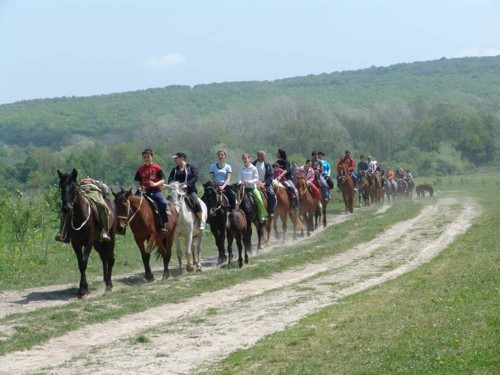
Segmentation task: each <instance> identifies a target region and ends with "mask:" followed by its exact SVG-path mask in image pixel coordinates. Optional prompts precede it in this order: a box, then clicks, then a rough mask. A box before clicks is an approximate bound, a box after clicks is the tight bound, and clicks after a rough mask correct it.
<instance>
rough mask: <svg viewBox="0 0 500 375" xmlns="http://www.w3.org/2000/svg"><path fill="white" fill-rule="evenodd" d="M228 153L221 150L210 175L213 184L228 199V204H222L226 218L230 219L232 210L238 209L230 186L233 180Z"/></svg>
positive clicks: (211, 167)
mask: <svg viewBox="0 0 500 375" xmlns="http://www.w3.org/2000/svg"><path fill="white" fill-rule="evenodd" d="M226 157H227V151H226V150H224V149H220V150H218V151H217V158H218V161H217V163H213V164H212V165H211V166H210V170H209V174H210V180H211V181H212V184H213V185H214V186H216V187H217V189H218V190H219V192H220V193H221V194H222V195H223V196H225V197H226V201H227V203H226V202H225V201H224V202H222V206H223V209H224V212H225V213H226V217H229V216H228V215H229V213H230V212H231V210H234V209H235V207H236V195H235V193H234V191H233V189H231V187H230V186H229V181H230V180H231V174H232V168H231V166H230V165H229V164H227V163H226Z"/></svg>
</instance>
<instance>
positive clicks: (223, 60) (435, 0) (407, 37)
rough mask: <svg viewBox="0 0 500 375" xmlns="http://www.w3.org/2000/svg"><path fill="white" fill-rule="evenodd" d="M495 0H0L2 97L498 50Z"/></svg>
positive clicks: (290, 73) (271, 75)
mask: <svg viewBox="0 0 500 375" xmlns="http://www.w3.org/2000/svg"><path fill="white" fill-rule="evenodd" d="M499 20H500V0H470V1H465V0H453V1H448V0H442V1H440V0H397V1H396V0H392V1H390V0H371V1H368V0H364V1H363V0H345V1H335V0H331V1H326V0H303V1H296V0H286V1H285V0H275V1H272V0H268V1H258V0H254V1H250V0H247V1H243V0H232V1H229V0H219V1H218V0H213V1H210V0H204V1H195V0H182V1H181V0H165V1H148V0H141V1H132V0H122V1H117V0H115V1H112V0H101V1H96V0H86V1H73V0H64V1H63V0H37V1H35V0H10V1H9V0H0V104H2V103H11V102H15V101H18V100H24V99H36V98H50V97H60V96H89V95H100V94H109V93H115V92H124V91H132V90H140V89H147V88H151V87H164V86H168V85H174V84H180V85H191V86H193V85H196V84H201V83H211V82H227V81H253V80H274V79H279V78H286V77H295V76H303V75H308V74H321V73H331V72H334V71H343V70H355V69H360V68H366V67H370V66H372V65H375V66H387V65H392V64H396V63H400V62H413V61H425V60H434V59H439V58H441V57H443V56H444V57H447V58H453V57H464V56H493V55H500V21H499Z"/></svg>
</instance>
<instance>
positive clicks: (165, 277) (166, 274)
mask: <svg viewBox="0 0 500 375" xmlns="http://www.w3.org/2000/svg"><path fill="white" fill-rule="evenodd" d="M169 277H170V274H169V273H164V274H163V278H162V280H167V279H168V278H169Z"/></svg>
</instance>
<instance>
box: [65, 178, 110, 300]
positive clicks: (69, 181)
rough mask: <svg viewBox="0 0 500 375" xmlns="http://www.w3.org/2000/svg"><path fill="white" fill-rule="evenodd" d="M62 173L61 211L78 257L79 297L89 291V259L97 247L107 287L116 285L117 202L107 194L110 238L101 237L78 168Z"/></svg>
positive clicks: (108, 289) (108, 288)
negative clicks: (79, 180)
mask: <svg viewBox="0 0 500 375" xmlns="http://www.w3.org/2000/svg"><path fill="white" fill-rule="evenodd" d="M57 174H58V175H59V188H60V189H61V201H62V213H63V215H65V216H66V217H67V223H66V224H67V228H66V230H67V233H68V238H69V240H70V242H71V246H72V247H73V250H74V252H75V254H76V258H77V259H78V268H79V269H80V287H79V289H78V297H79V298H81V297H83V296H85V295H86V294H88V292H89V290H88V283H87V278H86V276H85V271H86V270H87V263H88V259H89V256H90V252H91V251H92V247H94V249H96V251H97V252H98V253H99V256H100V257H101V262H102V271H103V279H104V283H105V284H106V291H111V290H112V289H113V282H112V281H111V272H112V270H113V265H114V264H115V254H114V251H115V216H114V205H113V202H112V201H111V200H109V199H108V198H105V199H104V200H105V202H106V205H107V206H108V208H109V211H110V214H109V237H110V239H111V240H110V241H109V242H104V241H101V239H100V234H101V228H99V222H98V219H97V216H96V213H95V210H94V209H92V206H93V205H94V204H95V203H93V202H91V200H90V199H89V198H87V197H85V196H84V195H83V194H82V192H81V191H80V188H79V185H78V183H77V181H76V178H77V176H78V172H77V171H76V169H73V170H72V171H71V172H69V173H61V172H60V171H59V170H58V171H57Z"/></svg>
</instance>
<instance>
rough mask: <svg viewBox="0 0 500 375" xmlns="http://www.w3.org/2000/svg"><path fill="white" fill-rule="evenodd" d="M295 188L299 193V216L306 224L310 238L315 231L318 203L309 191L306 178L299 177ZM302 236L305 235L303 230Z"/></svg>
mask: <svg viewBox="0 0 500 375" xmlns="http://www.w3.org/2000/svg"><path fill="white" fill-rule="evenodd" d="M295 186H296V187H297V191H298V192H299V216H300V217H301V218H303V220H302V221H303V222H305V223H306V227H307V235H308V236H310V235H311V232H312V231H313V230H314V211H316V206H317V205H318V201H317V200H316V199H314V195H313V194H312V193H311V191H310V190H309V187H308V186H307V181H306V179H305V178H304V177H298V178H297V183H296V185H295ZM301 235H304V230H303V229H302V230H301Z"/></svg>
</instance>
